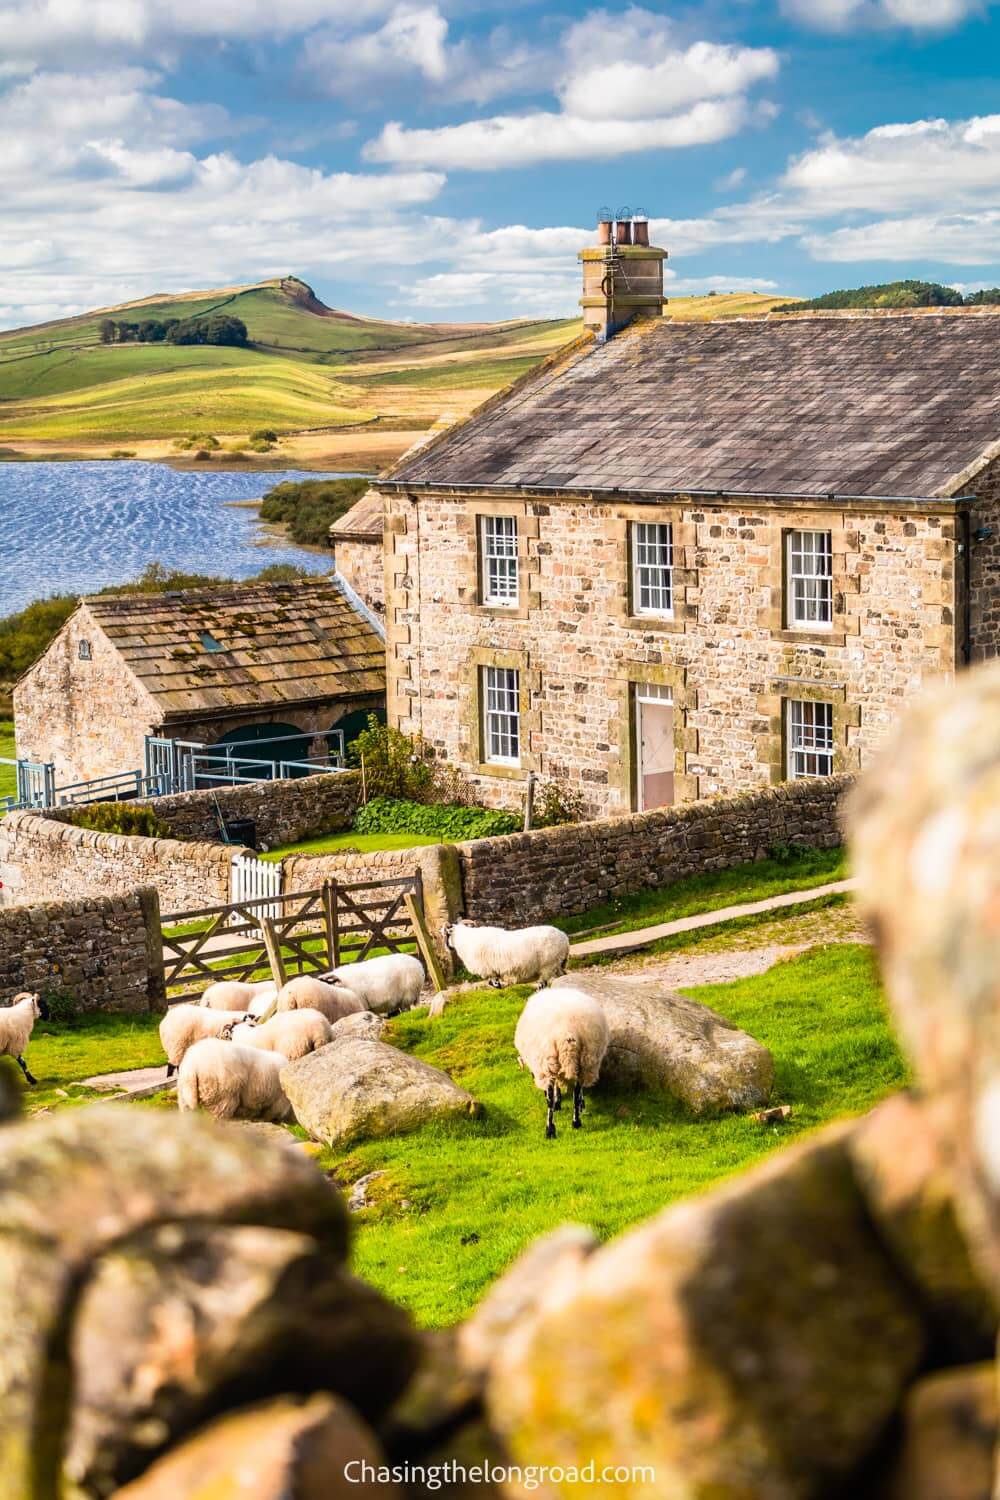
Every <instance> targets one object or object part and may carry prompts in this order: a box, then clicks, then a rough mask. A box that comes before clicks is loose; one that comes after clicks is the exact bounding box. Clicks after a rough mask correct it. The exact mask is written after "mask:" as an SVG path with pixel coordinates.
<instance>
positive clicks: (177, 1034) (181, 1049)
mask: <svg viewBox="0 0 1000 1500" xmlns="http://www.w3.org/2000/svg"><path fill="white" fill-rule="evenodd" d="M235 1020H236V1017H235V1016H234V1015H233V1013H232V1011H227V1010H212V1009H211V1008H209V1009H207V1010H206V1009H205V1008H204V1007H203V1006H201V1005H174V1006H172V1007H171V1009H170V1010H168V1011H167V1013H166V1015H165V1016H164V1017H163V1020H162V1021H161V1022H160V1045H161V1046H162V1048H163V1050H164V1052H165V1053H166V1054H167V1077H168V1078H171V1077H172V1076H173V1074H174V1073H176V1071H177V1068H178V1066H179V1064H180V1062H181V1060H182V1059H183V1057H184V1054H185V1052H186V1051H187V1050H188V1048H189V1047H193V1046H194V1044H195V1042H202V1041H204V1040H205V1038H206V1037H209V1036H214V1037H223V1038H224V1039H226V1038H227V1036H228V1032H229V1030H230V1028H231V1027H232V1026H233V1024H234V1023H235Z"/></svg>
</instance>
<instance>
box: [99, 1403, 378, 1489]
mask: <svg viewBox="0 0 1000 1500" xmlns="http://www.w3.org/2000/svg"><path fill="white" fill-rule="evenodd" d="M364 1463H367V1464H370V1465H371V1466H372V1467H373V1469H374V1470H375V1471H376V1474H377V1472H378V1469H379V1468H380V1467H384V1466H385V1463H386V1460H385V1457H384V1456H383V1454H382V1453H381V1452H380V1450H379V1446H378V1443H377V1442H376V1440H375V1438H374V1437H373V1436H372V1434H371V1432H369V1430H368V1429H367V1428H366V1427H365V1425H364V1423H363V1422H362V1421H361V1420H360V1419H359V1418H358V1416H357V1415H356V1414H355V1413H354V1412H352V1411H351V1409H350V1408H349V1407H347V1406H345V1405H344V1404H343V1403H342V1402H340V1401H337V1400H336V1399H335V1398H334V1397H332V1396H328V1395H317V1396H313V1397H311V1398H310V1399H309V1400H308V1401H292V1400H288V1399H284V1400H278V1401H270V1402H268V1403H266V1404H265V1405H261V1406H253V1407H248V1408H245V1409H244V1410H242V1411H236V1412H231V1413H230V1414H229V1415H228V1416H224V1417H220V1418H219V1419H218V1420H217V1421H214V1422H212V1423H210V1425H209V1426H207V1427H204V1428H202V1430H201V1431H200V1432H198V1433H196V1434H195V1435H194V1436H193V1437H191V1438H188V1440H187V1442H185V1443H182V1444H181V1445H180V1446H179V1447H177V1448H175V1449H174V1450H173V1451H172V1452H171V1453H168V1454H167V1455H166V1457H164V1458H161V1459H160V1460H159V1461H158V1462H157V1463H155V1464H153V1466H152V1467H151V1468H150V1469H148V1470H147V1471H146V1473H145V1474H143V1476H142V1477H141V1478H140V1479H137V1480H135V1481H134V1482H133V1483H132V1484H129V1485H126V1487H125V1488H124V1489H123V1490H119V1491H118V1494H117V1496H116V1500H185V1497H187V1496H192V1497H193V1496H202V1495H204V1496H210V1495H211V1496H216V1495H218V1496H223V1495H224V1496H225V1497H226V1500H348V1497H351V1500H353V1497H356V1496H357V1495H360V1494H364V1495H373V1496H377V1497H379V1500H400V1496H401V1492H400V1490H399V1488H398V1486H397V1485H395V1484H394V1483H393V1482H392V1480H391V1479H388V1478H386V1479H384V1480H380V1479H378V1478H377V1477H376V1478H374V1479H372V1478H368V1479H367V1481H366V1482H365V1483H364V1484H360V1483H359V1482H358V1480H359V1478H360V1474H361V1470H360V1466H361V1464H364ZM352 1464H353V1465H356V1466H357V1467H356V1468H351V1465H352ZM345 1470H346V1473H345Z"/></svg>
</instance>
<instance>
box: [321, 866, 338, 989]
mask: <svg viewBox="0 0 1000 1500" xmlns="http://www.w3.org/2000/svg"><path fill="white" fill-rule="evenodd" d="M323 917H324V921H325V924H326V958H327V968H329V969H337V968H339V967H340V913H339V911H338V909H337V882H336V881H335V880H324V882H323Z"/></svg>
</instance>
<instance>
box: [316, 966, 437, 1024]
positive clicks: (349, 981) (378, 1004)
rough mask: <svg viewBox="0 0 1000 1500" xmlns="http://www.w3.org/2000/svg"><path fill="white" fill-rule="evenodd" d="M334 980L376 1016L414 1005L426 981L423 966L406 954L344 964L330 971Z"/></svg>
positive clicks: (406, 1008) (407, 1008)
mask: <svg viewBox="0 0 1000 1500" xmlns="http://www.w3.org/2000/svg"><path fill="white" fill-rule="evenodd" d="M333 976H334V978H335V979H337V980H339V982H340V983H341V984H346V985H348V986H350V988H351V989H352V990H353V991H354V992H355V994H356V995H360V997H361V999H362V1001H363V1002H364V1004H365V1005H366V1006H367V1007H368V1009H369V1010H373V1011H374V1012H375V1014H376V1015H379V1016H387V1015H389V1014H390V1012H391V1011H394V1010H409V1008H410V1006H411V1005H416V1003H417V1001H418V1000H419V999H420V991H421V990H422V989H423V987H424V978H425V975H424V966H423V964H422V963H421V962H420V960H419V958H414V957H413V956H412V954H409V953H386V954H384V955H383V957H381V958H365V959H362V961H361V962H360V963H353V964H344V965H342V966H341V967H340V968H339V969H334V970H333Z"/></svg>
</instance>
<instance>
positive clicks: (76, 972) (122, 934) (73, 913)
mask: <svg viewBox="0 0 1000 1500" xmlns="http://www.w3.org/2000/svg"><path fill="white" fill-rule="evenodd" d="M159 938H160V927H159V905H158V903H157V899H156V892H155V891H153V890H150V889H148V888H146V889H140V890H135V891H130V892H128V893H127V894H126V895H123V896H93V897H90V898H89V899H86V900H80V901H48V902H44V903H41V904H39V905H36V906H17V907H13V908H11V909H9V910H6V911H0V1003H3V1004H6V1002H7V1001H8V1000H10V998H11V996H12V995H15V994H17V992H18V991H19V990H32V991H36V992H38V993H40V994H42V995H45V994H47V993H52V992H57V993H59V994H62V995H67V996H69V997H71V998H72V1000H73V1003H74V1005H75V1006H76V1008H77V1009H78V1010H80V1011H96V1010H101V1011H128V1012H147V1011H160V1010H162V1009H163V1008H164V1006H165V1004H166V1000H165V991H164V987H163V962H162V957H161V952H160V941H159Z"/></svg>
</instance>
